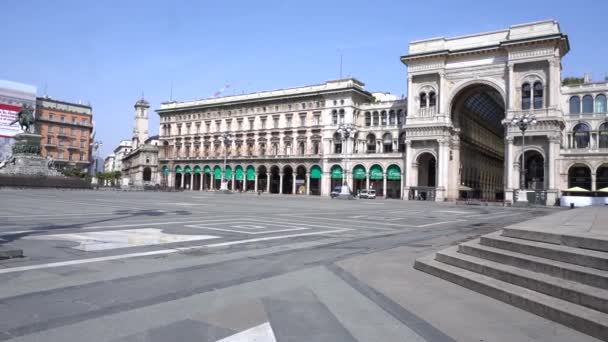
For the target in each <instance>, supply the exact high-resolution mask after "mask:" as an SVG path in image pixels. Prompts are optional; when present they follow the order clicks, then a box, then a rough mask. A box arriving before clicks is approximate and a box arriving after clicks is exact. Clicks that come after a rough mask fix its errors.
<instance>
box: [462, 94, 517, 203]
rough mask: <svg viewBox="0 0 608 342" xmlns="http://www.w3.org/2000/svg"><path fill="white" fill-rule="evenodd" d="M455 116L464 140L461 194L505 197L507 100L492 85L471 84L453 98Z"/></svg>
mask: <svg viewBox="0 0 608 342" xmlns="http://www.w3.org/2000/svg"><path fill="white" fill-rule="evenodd" d="M452 103H453V104H452V111H451V118H452V123H453V125H454V127H455V130H456V132H457V134H459V140H460V151H459V157H460V165H458V167H459V169H458V179H459V182H458V197H460V198H474V199H487V200H501V199H503V198H504V183H503V177H504V167H505V166H504V153H505V152H504V151H505V143H504V141H505V130H504V127H503V124H502V120H503V119H504V118H505V102H504V100H503V97H502V95H501V94H500V93H499V92H498V91H497V90H496V89H495V88H493V87H492V86H489V85H485V84H474V85H470V86H468V87H466V88H464V89H463V90H461V91H460V92H459V93H458V94H457V95H456V96H455V97H454V100H453V101H452Z"/></svg>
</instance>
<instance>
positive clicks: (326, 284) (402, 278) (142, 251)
mask: <svg viewBox="0 0 608 342" xmlns="http://www.w3.org/2000/svg"><path fill="white" fill-rule="evenodd" d="M0 206H1V214H0V246H2V247H3V248H21V249H23V252H24V255H25V258H22V259H10V260H0V317H2V319H0V340H14V341H90V342H92V341H205V342H207V341H209V342H215V341H223V342H227V341H279V342H280V341H594V339H592V338H591V337H588V336H586V335H582V334H580V333H578V332H576V331H574V330H571V329H569V328H566V327H564V326H562V325H559V324H557V323H554V322H551V321H548V320H546V319H543V318H541V317H538V316H535V315H533V314H530V313H528V312H525V311H522V310H519V309H517V308H515V307H512V306H509V305H506V304H504V303H501V302H499V301H496V300H494V299H491V298H488V297H485V296H482V295H479V294H477V293H475V292H472V291H470V290H468V289H466V288H462V287H459V286H457V285H454V284H451V283H449V282H445V281H443V280H441V279H438V278H435V277H433V276H430V275H428V274H426V273H423V272H420V271H417V270H415V269H413V264H414V260H415V259H416V258H418V257H420V256H423V255H428V254H431V253H433V252H435V251H438V250H441V249H443V248H446V247H448V246H451V245H454V244H457V243H459V242H461V241H464V240H469V239H472V238H474V237H477V236H479V235H482V234H487V233H490V232H492V231H495V230H498V229H501V228H503V227H504V226H507V225H511V224H514V223H518V222H522V221H525V220H529V219H532V218H537V217H540V216H543V215H551V214H554V213H555V212H556V211H559V210H556V209H520V208H502V207H481V206H465V205H455V204H447V203H435V202H417V201H407V202H404V201H398V200H353V201H343V200H331V199H328V198H312V197H307V196H278V195H276V196H275V195H267V194H265V195H261V196H258V195H253V194H217V193H209V192H173V193H163V192H114V191H60V190H2V191H0ZM22 208H34V210H33V212H32V214H29V215H26V216H21V214H20V212H21V210H22Z"/></svg>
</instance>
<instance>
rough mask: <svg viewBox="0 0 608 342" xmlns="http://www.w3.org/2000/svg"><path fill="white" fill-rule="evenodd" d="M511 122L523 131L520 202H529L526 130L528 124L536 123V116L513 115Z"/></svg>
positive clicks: (518, 199)
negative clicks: (527, 191) (527, 192)
mask: <svg viewBox="0 0 608 342" xmlns="http://www.w3.org/2000/svg"><path fill="white" fill-rule="evenodd" d="M511 124H512V125H513V126H515V127H517V128H519V130H520V131H521V167H520V170H519V171H520V172H519V195H518V196H517V201H518V202H527V201H528V198H527V197H528V196H527V194H526V140H525V139H526V130H527V129H528V126H532V125H535V124H536V117H535V116H534V115H530V114H524V115H523V116H522V117H520V118H518V117H517V116H515V117H513V120H512V121H511Z"/></svg>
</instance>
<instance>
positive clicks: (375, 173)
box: [369, 165, 384, 180]
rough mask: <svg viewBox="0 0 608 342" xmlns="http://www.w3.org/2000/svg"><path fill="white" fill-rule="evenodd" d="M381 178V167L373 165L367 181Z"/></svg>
mask: <svg viewBox="0 0 608 342" xmlns="http://www.w3.org/2000/svg"><path fill="white" fill-rule="evenodd" d="M382 178H384V177H382V166H380V165H374V166H372V167H371V168H370V169H369V179H373V180H380V179H382Z"/></svg>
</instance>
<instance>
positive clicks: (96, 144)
mask: <svg viewBox="0 0 608 342" xmlns="http://www.w3.org/2000/svg"><path fill="white" fill-rule="evenodd" d="M91 145H92V147H93V155H92V156H93V158H95V161H94V163H93V165H94V166H93V167H94V168H93V176H95V175H96V174H97V159H98V158H99V155H98V153H97V151H98V150H99V148H100V147H101V146H103V142H101V140H96V141H94V142H93V143H92V144H91Z"/></svg>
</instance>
